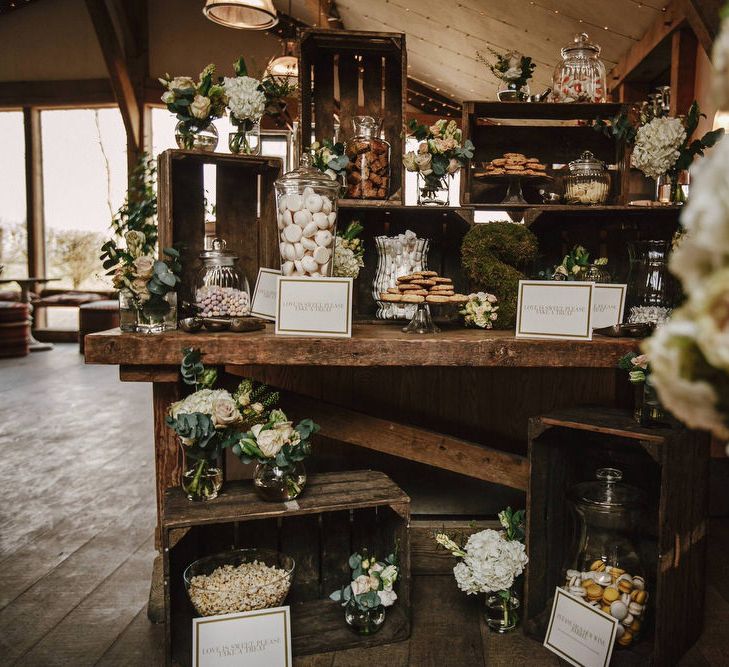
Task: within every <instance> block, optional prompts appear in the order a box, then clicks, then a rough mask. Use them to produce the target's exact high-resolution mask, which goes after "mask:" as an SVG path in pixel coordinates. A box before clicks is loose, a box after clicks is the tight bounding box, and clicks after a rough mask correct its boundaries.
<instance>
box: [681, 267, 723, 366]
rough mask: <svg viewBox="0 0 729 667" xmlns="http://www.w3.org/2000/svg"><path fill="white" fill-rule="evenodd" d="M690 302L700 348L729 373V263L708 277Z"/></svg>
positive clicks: (708, 357) (716, 364) (711, 360)
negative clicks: (699, 293) (697, 294)
mask: <svg viewBox="0 0 729 667" xmlns="http://www.w3.org/2000/svg"><path fill="white" fill-rule="evenodd" d="M690 303H691V306H692V309H693V311H692V312H693V315H694V317H693V320H694V322H695V323H696V343H697V345H698V346H699V349H700V350H701V352H702V353H703V355H704V357H706V360H707V361H708V362H709V363H710V364H711V365H712V366H714V367H715V368H718V369H721V370H722V371H724V373H729V267H727V268H725V269H723V270H721V271H717V272H716V273H715V274H714V275H713V276H711V277H710V278H708V279H707V280H706V284H705V286H704V289H703V290H702V291H701V295H700V296H698V297H693V298H692V299H691V301H690Z"/></svg>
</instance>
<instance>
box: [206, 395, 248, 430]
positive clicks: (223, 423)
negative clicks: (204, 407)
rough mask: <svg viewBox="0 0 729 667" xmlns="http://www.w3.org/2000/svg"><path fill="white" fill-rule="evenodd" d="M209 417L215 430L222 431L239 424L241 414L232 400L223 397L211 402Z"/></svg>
mask: <svg viewBox="0 0 729 667" xmlns="http://www.w3.org/2000/svg"><path fill="white" fill-rule="evenodd" d="M211 417H212V419H213V425H214V426H215V428H217V429H224V428H227V427H228V426H234V425H235V424H239V423H240V422H241V414H240V412H239V411H238V406H237V405H236V404H235V401H234V400H233V398H228V397H227V396H223V397H221V398H217V399H215V400H214V401H213V404H212V412H211Z"/></svg>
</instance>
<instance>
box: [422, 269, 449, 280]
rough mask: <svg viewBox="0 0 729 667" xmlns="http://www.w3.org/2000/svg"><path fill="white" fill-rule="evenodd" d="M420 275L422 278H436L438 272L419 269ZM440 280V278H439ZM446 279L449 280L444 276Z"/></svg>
mask: <svg viewBox="0 0 729 667" xmlns="http://www.w3.org/2000/svg"><path fill="white" fill-rule="evenodd" d="M420 275H421V276H423V278H433V279H435V278H437V277H438V272H437V271H421V272H420ZM441 280H442V278H441ZM446 280H450V278H446Z"/></svg>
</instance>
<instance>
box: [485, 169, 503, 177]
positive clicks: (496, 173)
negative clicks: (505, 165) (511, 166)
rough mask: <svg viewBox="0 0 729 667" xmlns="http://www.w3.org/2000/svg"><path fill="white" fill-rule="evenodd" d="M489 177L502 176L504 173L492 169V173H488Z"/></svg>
mask: <svg viewBox="0 0 729 667" xmlns="http://www.w3.org/2000/svg"><path fill="white" fill-rule="evenodd" d="M489 173H490V175H491V176H503V175H504V174H505V173H506V171H505V170H504V169H494V170H493V171H491V172H489Z"/></svg>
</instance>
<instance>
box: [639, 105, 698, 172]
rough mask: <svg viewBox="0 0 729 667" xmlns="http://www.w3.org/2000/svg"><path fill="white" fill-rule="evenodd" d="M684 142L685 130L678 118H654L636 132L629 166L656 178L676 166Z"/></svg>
mask: <svg viewBox="0 0 729 667" xmlns="http://www.w3.org/2000/svg"><path fill="white" fill-rule="evenodd" d="M684 141H686V129H685V128H684V126H683V123H682V122H681V119H680V118H665V117H664V118H654V119H653V120H652V121H651V122H650V123H646V124H645V125H643V126H642V127H641V128H640V129H639V130H638V134H637V136H636V139H635V147H634V148H633V155H632V156H631V158H630V164H631V165H632V166H633V167H635V168H636V169H640V170H641V171H642V172H643V173H644V174H645V175H646V176H648V177H650V178H658V177H659V176H662V175H663V174H665V173H666V172H667V171H668V170H669V169H671V167H673V165H675V164H676V160H678V157H679V150H678V149H679V148H680V147H681V145H682V144H683V142H684Z"/></svg>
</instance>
